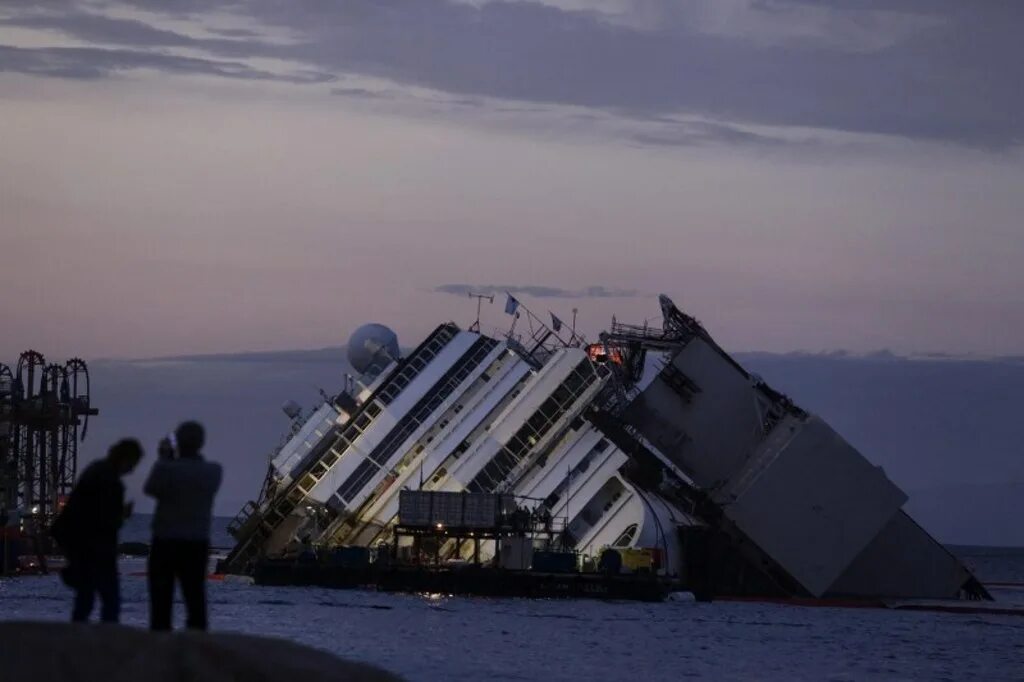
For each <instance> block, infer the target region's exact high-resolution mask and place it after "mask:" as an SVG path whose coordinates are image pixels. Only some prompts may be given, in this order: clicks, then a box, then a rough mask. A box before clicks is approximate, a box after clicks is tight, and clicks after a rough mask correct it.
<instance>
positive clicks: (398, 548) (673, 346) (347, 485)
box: [220, 295, 990, 603]
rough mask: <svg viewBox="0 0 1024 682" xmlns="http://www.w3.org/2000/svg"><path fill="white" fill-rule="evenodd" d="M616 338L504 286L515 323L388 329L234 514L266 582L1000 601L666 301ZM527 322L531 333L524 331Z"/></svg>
mask: <svg viewBox="0 0 1024 682" xmlns="http://www.w3.org/2000/svg"><path fill="white" fill-rule="evenodd" d="M659 303H660V308H661V311H660V312H661V316H662V319H661V324H660V325H658V326H651V325H648V324H644V325H630V324H624V323H622V322H618V321H616V320H613V321H612V324H611V326H610V328H609V329H608V330H607V331H605V332H602V333H601V334H600V335H599V338H598V339H597V340H596V341H593V342H590V341H588V340H587V339H585V338H584V337H583V335H581V334H580V333H578V332H577V331H576V329H575V324H572V325H571V327H570V325H567V324H565V323H563V322H562V321H561V320H559V319H558V318H557V317H555V316H554V315H551V316H550V317H551V323H550V324H547V322H546V321H545V320H542V319H540V318H539V317H538V316H537V315H535V314H534V313H533V312H531V311H530V310H529V309H528V308H527V307H526V306H524V305H523V304H522V303H521V302H520V301H518V300H516V299H515V298H514V297H513V296H511V295H508V297H507V301H506V306H505V312H506V313H508V314H509V315H510V317H511V319H512V324H511V329H510V330H509V331H508V332H507V333H504V334H494V335H491V336H488V335H485V334H482V333H481V332H480V325H479V309H478V318H477V321H476V322H475V323H474V324H473V325H471V326H470V328H469V329H466V330H463V329H461V328H459V327H458V326H457V325H456V324H454V323H445V324H442V325H440V326H438V327H437V328H436V329H435V330H434V331H433V332H432V333H431V334H430V335H429V336H427V338H426V339H424V340H423V341H422V343H420V344H419V345H418V346H417V347H415V348H414V349H413V350H412V351H411V352H409V353H408V354H406V355H404V356H403V355H402V353H401V351H400V347H399V345H398V340H397V337H396V336H395V334H394V333H393V332H392V331H391V330H390V329H388V328H387V327H384V326H383V325H379V324H370V325H366V326H364V327H361V328H360V329H359V330H357V331H356V332H355V334H353V336H352V338H351V339H350V341H349V346H348V357H349V362H350V364H351V366H352V368H353V369H354V370H355V372H357V373H358V376H348V377H346V380H345V382H344V386H343V387H342V389H341V390H340V391H339V392H338V393H337V394H336V395H334V396H326V397H325V398H326V399H325V400H324V401H323V403H321V404H319V405H317V406H315V407H314V408H313V409H311V410H308V411H303V410H302V408H301V407H300V406H298V405H297V404H295V403H291V402H289V403H287V404H286V405H285V412H286V414H287V415H288V416H289V418H290V419H291V429H290V432H289V433H288V435H287V436H286V437H285V438H284V439H283V441H282V444H281V445H280V447H278V448H277V449H276V450H275V451H274V452H273V453H272V454H271V457H270V463H269V466H268V470H267V475H266V478H265V481H264V484H263V487H262V489H261V491H260V494H259V496H258V498H257V499H255V500H253V501H251V502H249V503H247V504H246V505H245V507H244V508H243V509H242V510H241V512H240V513H239V514H238V516H237V517H236V518H235V519H234V521H233V522H232V523H231V524H230V526H229V531H230V532H231V533H232V535H233V536H234V537H235V539H236V541H237V544H236V545H235V547H234V548H233V549H232V550H231V552H230V554H229V555H228V556H227V557H226V558H225V559H223V560H222V561H221V564H220V570H221V571H223V572H226V573H235V574H245V575H251V576H253V578H254V579H255V581H256V582H257V583H258V584H274V585H281V584H295V585H303V584H307V585H320V586H330V587H372V588H376V589H380V590H388V591H412V592H440V593H453V594H480V595H493V596H527V597H597V598H613V599H644V600H657V599H662V598H664V597H665V595H667V594H668V593H669V592H671V591H675V590H686V591H690V592H692V593H693V594H694V595H695V596H696V597H697V598H698V599H712V598H718V597H729V598H765V599H794V600H820V601H830V600H831V601H838V600H842V601H845V602H850V601H853V602H864V603H868V602H876V601H878V600H883V599H932V600H935V599H940V600H950V599H970V600H985V599H990V596H989V594H988V593H987V592H986V590H985V588H984V587H983V586H982V585H981V584H980V583H979V582H978V581H977V580H976V579H975V578H974V576H972V575H971V573H970V571H969V570H968V569H967V568H966V567H965V566H964V565H963V564H962V563H961V562H960V561H959V560H958V559H957V558H956V557H955V556H953V555H952V554H951V553H950V552H949V551H948V550H947V549H946V548H945V547H943V546H942V545H941V544H940V543H938V542H937V541H936V540H934V539H933V538H932V537H931V536H930V535H929V534H928V533H927V532H926V531H925V530H924V529H923V528H921V527H920V526H919V525H917V524H916V523H915V522H914V521H913V520H912V519H911V518H910V517H909V516H908V515H907V514H906V513H905V512H904V511H903V506H904V504H905V503H906V501H907V496H906V494H905V493H904V492H903V491H902V490H900V489H899V488H898V487H897V486H896V485H895V484H894V483H892V481H890V480H889V479H888V478H887V477H886V475H885V473H884V472H883V471H882V469H881V468H880V467H877V466H874V465H873V464H871V463H870V462H869V461H868V460H867V459H865V458H864V457H863V456H862V455H861V454H860V453H859V452H857V450H855V449H854V448H853V447H852V446H851V445H850V444H849V443H847V442H846V441H845V440H844V439H843V438H842V437H841V436H840V435H839V434H838V433H836V432H835V431H834V430H833V429H832V428H831V427H830V426H829V425H828V424H826V423H825V422H824V421H823V420H822V419H821V418H820V417H818V416H816V415H814V414H813V413H810V412H808V411H806V410H804V409H802V408H801V407H799V406H797V405H796V404H794V403H793V401H792V400H790V399H789V398H788V397H787V396H785V395H784V394H782V393H780V392H778V391H776V390H774V389H772V388H771V387H770V386H768V385H767V384H766V383H765V382H764V381H763V380H762V379H761V378H760V377H758V376H756V375H754V374H751V373H749V372H747V371H746V370H745V369H744V368H743V367H742V366H741V365H740V364H739V363H738V362H736V361H735V360H734V359H733V358H732V357H730V356H729V355H728V354H727V353H726V352H725V351H724V350H723V349H722V348H721V347H720V346H719V345H718V344H717V343H716V342H715V341H714V339H713V338H712V337H711V335H710V334H709V333H708V332H707V330H705V328H704V327H703V326H702V325H701V324H700V323H699V322H698V321H697V320H696V319H695V318H693V317H691V316H689V315H687V314H686V313H684V312H682V311H681V310H680V309H679V308H678V307H676V305H675V304H674V303H673V302H672V301H671V300H670V299H669V298H668V297H666V296H661V297H659ZM517 327H518V331H517Z"/></svg>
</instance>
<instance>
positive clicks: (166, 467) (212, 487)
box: [143, 457, 222, 542]
mask: <svg viewBox="0 0 1024 682" xmlns="http://www.w3.org/2000/svg"><path fill="white" fill-rule="evenodd" d="M221 476H222V470H221V466H220V464H217V463H216V462H207V461H206V460H204V459H203V458H202V457H179V458H177V459H159V460H157V462H156V464H154V465H153V469H152V471H150V472H149V478H147V479H146V485H145V487H144V488H143V490H144V491H145V493H146V494H147V495H149V496H150V497H154V498H156V512H155V513H154V514H153V537H154V538H160V539H163V540H198V541H206V542H209V540H210V517H211V515H212V514H213V497H214V495H216V494H217V489H218V488H219V487H220V480H221Z"/></svg>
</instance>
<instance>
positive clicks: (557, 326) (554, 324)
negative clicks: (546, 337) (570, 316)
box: [548, 310, 562, 332]
mask: <svg viewBox="0 0 1024 682" xmlns="http://www.w3.org/2000/svg"><path fill="white" fill-rule="evenodd" d="M548 312H549V313H550V314H551V328H552V329H554V330H555V331H556V332H560V331H562V321H561V320H560V319H558V316H557V315H555V314H554V313H552V312H551V311H550V310H549V311H548Z"/></svg>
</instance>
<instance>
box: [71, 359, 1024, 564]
mask: <svg viewBox="0 0 1024 682" xmlns="http://www.w3.org/2000/svg"><path fill="white" fill-rule="evenodd" d="M735 357H736V358H737V359H738V360H739V361H740V362H741V363H742V364H743V365H744V366H745V367H747V368H748V369H749V370H750V371H752V372H755V373H757V374H760V375H761V376H762V377H764V378H765V379H766V380H767V381H768V382H769V383H770V384H771V385H772V386H774V387H775V388H777V389H779V390H781V391H783V392H785V393H787V394H789V395H790V396H791V397H792V398H793V399H794V400H795V401H797V403H798V404H800V405H801V406H802V407H804V408H806V409H808V410H810V411H812V412H816V413H817V414H820V415H821V416H823V417H824V418H825V419H827V420H828V421H829V422H830V423H831V424H832V425H833V426H834V427H835V428H836V429H837V430H838V431H839V432H840V433H842V434H843V435H844V436H845V437H846V438H848V439H849V440H850V441H851V442H852V443H853V444H854V445H855V446H856V447H858V448H859V449H860V450H861V451H862V452H863V454H864V455H865V456H866V457H867V458H868V459H869V460H871V461H872V462H874V463H875V464H878V465H880V466H882V467H883V468H884V469H885V471H886V473H887V474H888V475H889V477H890V478H892V479H893V480H894V481H895V482H896V483H897V484H898V485H900V486H901V487H902V488H903V489H904V490H905V491H906V492H907V493H908V494H909V495H910V501H909V503H908V505H907V510H908V511H909V512H910V513H911V514H912V515H913V516H914V518H915V519H917V521H918V522H919V523H921V524H922V525H923V526H924V527H925V528H927V529H928V530H929V531H931V532H932V533H933V534H935V535H936V536H937V537H938V538H939V539H940V540H941V541H943V542H946V543H955V544H975V545H1003V546H1024V522H1022V521H1021V519H1024V447H1022V443H1024V418H1022V415H1021V412H1022V408H1024V398H1022V396H1024V361H1022V358H1020V357H1012V358H989V359H964V358H957V357H954V356H935V355H933V356H928V357H913V358H908V357H900V356H897V355H894V354H892V353H889V352H885V351H883V352H879V353H873V354H869V355H859V356H858V355H852V354H849V353H844V352H841V351H837V352H831V353H822V354H809V353H789V354H772V353H757V352H750V353H737V354H735ZM90 370H91V375H92V386H93V402H94V404H95V406H96V407H98V408H99V409H100V415H99V416H98V417H95V418H93V420H92V421H91V423H90V426H89V433H88V438H87V440H86V442H85V443H84V446H83V458H84V459H85V460H89V459H91V458H94V457H96V456H99V455H101V454H102V452H103V451H104V450H105V448H106V447H107V446H108V445H109V443H111V442H112V441H114V440H115V439H117V438H119V437H122V436H124V435H133V436H136V437H139V438H140V439H142V441H143V442H144V444H145V445H146V446H147V449H148V450H149V451H150V452H152V451H153V449H154V445H155V443H156V442H157V440H158V439H159V438H160V437H161V436H162V435H163V434H165V433H167V431H169V430H170V429H172V428H173V426H174V425H175V424H176V423H177V422H179V421H181V420H182V419H186V418H195V419H199V420H201V421H203V422H204V423H205V424H206V425H207V427H208V430H209V441H210V442H209V447H208V448H207V450H208V452H209V454H210V456H211V457H213V458H215V459H218V460H220V461H221V462H222V463H223V464H224V465H225V472H226V480H225V485H224V489H223V490H222V493H221V495H220V497H219V498H218V501H217V513H218V514H224V515H233V514H234V513H235V512H236V511H237V510H238V508H239V507H240V506H241V504H242V503H244V501H245V500H247V499H249V498H251V497H253V496H255V495H256V493H257V492H258V490H259V487H260V484H261V483H262V481H263V477H264V475H265V473H266V466H267V456H268V455H269V453H270V452H271V451H272V450H273V449H274V447H275V446H276V445H277V443H278V442H279V441H280V438H281V437H282V435H283V434H284V433H285V432H286V431H287V428H288V420H287V418H286V417H285V416H284V414H283V413H282V412H281V409H280V408H281V405H282V404H283V403H284V402H285V401H286V400H290V399H291V400H296V401H298V402H299V403H300V404H302V405H303V406H304V407H307V408H308V407H312V406H313V405H314V404H315V403H316V401H317V400H318V399H319V398H318V395H319V394H318V389H323V390H325V391H326V392H327V393H335V392H337V391H338V390H340V388H341V386H342V382H343V377H344V374H345V372H346V371H347V370H348V365H347V363H346V361H345V351H344V349H343V348H324V349H318V350H296V351H269V352H255V353H225V354H217V355H202V356H182V357H176V358H159V359H153V360H97V361H94V362H92V363H91V364H90ZM148 467H149V462H146V461H144V462H143V465H142V467H141V471H140V472H138V473H136V474H135V475H134V476H133V477H132V478H131V479H130V481H129V494H130V495H132V496H133V497H135V498H136V500H137V501H138V504H139V509H140V511H145V510H148V508H149V505H148V500H146V499H145V498H144V497H143V496H142V495H141V493H140V492H139V490H140V488H141V481H142V479H143V477H144V474H145V472H146V471H147V470H148Z"/></svg>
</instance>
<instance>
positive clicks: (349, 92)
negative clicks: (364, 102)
mask: <svg viewBox="0 0 1024 682" xmlns="http://www.w3.org/2000/svg"><path fill="white" fill-rule="evenodd" d="M331 94H332V95H338V96H339V97H353V98H355V99H393V98H394V94H393V93H390V92H385V91H382V90H370V89H368V88H332V89H331Z"/></svg>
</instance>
